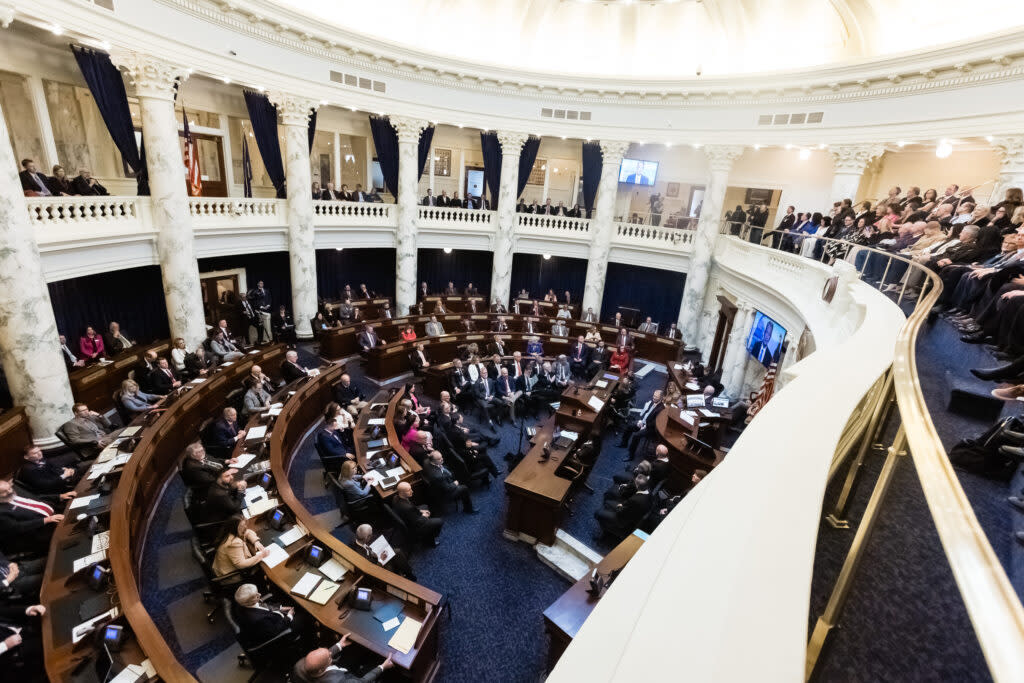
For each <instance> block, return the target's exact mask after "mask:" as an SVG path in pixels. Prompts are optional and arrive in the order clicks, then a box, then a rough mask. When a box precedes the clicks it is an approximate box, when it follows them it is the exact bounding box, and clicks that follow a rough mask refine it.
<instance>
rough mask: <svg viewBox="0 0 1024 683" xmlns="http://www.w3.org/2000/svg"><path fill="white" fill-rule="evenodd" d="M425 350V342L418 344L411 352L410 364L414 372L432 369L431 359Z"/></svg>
mask: <svg viewBox="0 0 1024 683" xmlns="http://www.w3.org/2000/svg"><path fill="white" fill-rule="evenodd" d="M424 348H425V347H424V346H423V342H417V343H416V346H415V347H414V348H413V350H412V351H410V352H409V364H410V365H412V368H413V369H414V370H425V369H426V368H429V367H430V359H429V358H428V357H427V352H426V351H425V350H424Z"/></svg>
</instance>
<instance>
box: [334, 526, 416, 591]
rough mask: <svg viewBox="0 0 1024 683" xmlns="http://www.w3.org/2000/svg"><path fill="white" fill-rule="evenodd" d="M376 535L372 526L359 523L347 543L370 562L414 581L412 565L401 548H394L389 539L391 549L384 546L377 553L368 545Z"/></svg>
mask: <svg viewBox="0 0 1024 683" xmlns="http://www.w3.org/2000/svg"><path fill="white" fill-rule="evenodd" d="M376 537H377V534H375V533H374V531H373V527H372V526H370V525H369V524H360V525H359V526H357V527H356V537H355V539H354V540H353V541H352V542H351V543H349V544H348V547H350V548H352V550H355V551H356V552H357V553H359V554H360V555H362V556H363V557H365V558H366V559H367V560H369V561H370V562H372V563H374V564H376V565H378V566H381V567H384V568H385V569H388V570H390V571H393V572H394V573H396V574H399V575H401V576H404V577H405V578H407V579H409V580H410V581H415V580H416V575H415V574H414V573H413V571H412V566H411V565H410V564H409V558H408V556H407V555H406V554H405V553H404V552H402V550H401V549H399V548H395V547H394V545H392V544H391V540H390V539H387V540H388V545H390V546H391V549H390V550H388V548H387V547H385V548H384V549H382V550H381V551H380V552H379V553H378V552H377V551H376V550H374V549H373V548H372V547H370V546H372V545H373V543H374V542H375V541H376V540H377V538H376Z"/></svg>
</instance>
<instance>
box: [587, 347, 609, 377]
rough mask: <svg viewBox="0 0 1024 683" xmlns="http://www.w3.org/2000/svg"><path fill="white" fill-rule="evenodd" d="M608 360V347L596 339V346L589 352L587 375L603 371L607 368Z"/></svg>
mask: <svg viewBox="0 0 1024 683" xmlns="http://www.w3.org/2000/svg"><path fill="white" fill-rule="evenodd" d="M610 358H611V352H610V350H609V349H608V347H607V346H605V344H604V340H603V339H598V340H597V346H595V347H594V350H593V351H591V352H590V368H588V373H591V374H592V373H594V372H597V371H598V370H603V369H604V368H605V367H606V366H607V364H608V361H609V359H610Z"/></svg>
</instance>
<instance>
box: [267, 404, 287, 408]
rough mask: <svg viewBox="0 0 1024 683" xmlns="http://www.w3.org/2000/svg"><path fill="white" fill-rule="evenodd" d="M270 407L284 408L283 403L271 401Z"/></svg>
mask: <svg viewBox="0 0 1024 683" xmlns="http://www.w3.org/2000/svg"><path fill="white" fill-rule="evenodd" d="M270 407H271V408H284V404H283V403H271V404H270Z"/></svg>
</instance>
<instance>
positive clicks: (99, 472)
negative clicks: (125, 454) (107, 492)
mask: <svg viewBox="0 0 1024 683" xmlns="http://www.w3.org/2000/svg"><path fill="white" fill-rule="evenodd" d="M112 469H114V462H113V461H108V462H105V463H102V464H99V465H93V466H92V467H91V468H90V469H89V476H88V477H86V478H87V479H89V480H90V481H92V480H93V479H96V478H98V477H101V476H103V475H104V474H106V473H107V472H109V471H110V470H112Z"/></svg>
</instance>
